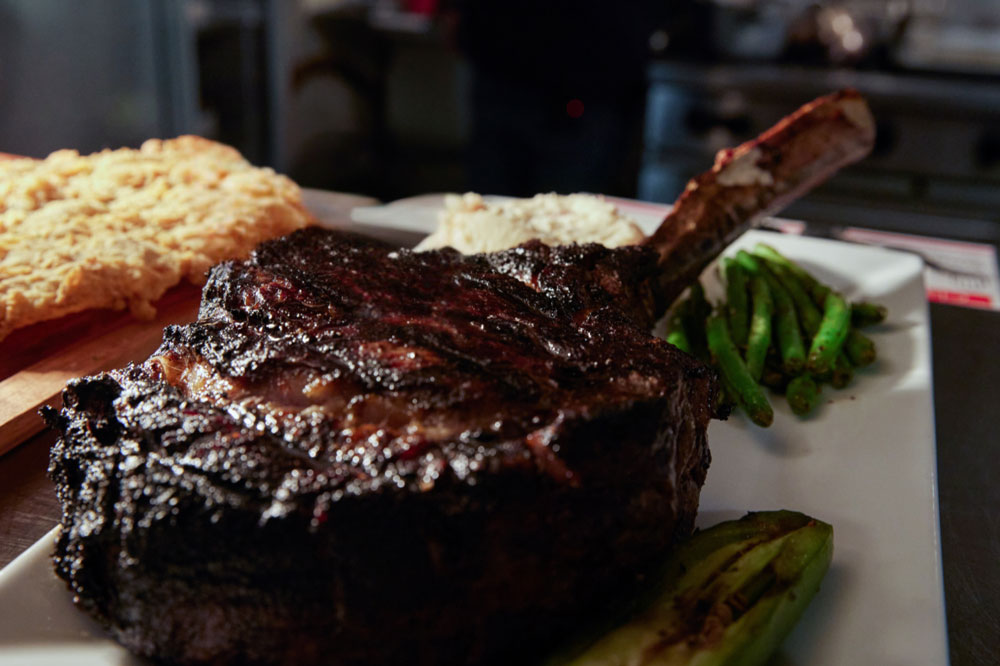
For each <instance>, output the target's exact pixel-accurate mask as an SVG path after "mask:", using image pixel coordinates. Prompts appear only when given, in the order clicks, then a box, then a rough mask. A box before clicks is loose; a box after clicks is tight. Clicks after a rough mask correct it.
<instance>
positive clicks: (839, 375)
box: [830, 349, 854, 389]
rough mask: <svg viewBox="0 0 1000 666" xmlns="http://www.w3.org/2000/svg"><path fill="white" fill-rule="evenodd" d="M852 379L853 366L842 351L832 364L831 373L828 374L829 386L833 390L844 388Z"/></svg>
mask: <svg viewBox="0 0 1000 666" xmlns="http://www.w3.org/2000/svg"><path fill="white" fill-rule="evenodd" d="M852 379H854V366H852V365H851V361H850V360H849V359H848V358H847V354H846V353H845V352H844V350H843V349H841V350H840V353H839V354H837V358H836V359H835V360H834V362H833V372H831V373H830V385H831V386H833V388H835V389H842V388H845V387H846V386H847V385H848V384H850V383H851V380H852Z"/></svg>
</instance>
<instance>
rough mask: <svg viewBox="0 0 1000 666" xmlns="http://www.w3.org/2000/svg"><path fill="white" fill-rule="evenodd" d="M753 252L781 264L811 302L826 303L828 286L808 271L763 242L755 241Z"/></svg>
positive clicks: (819, 304)
mask: <svg viewBox="0 0 1000 666" xmlns="http://www.w3.org/2000/svg"><path fill="white" fill-rule="evenodd" d="M753 253H754V254H755V255H756V256H758V257H760V258H762V259H766V260H767V261H770V262H771V263H774V264H777V265H779V266H782V267H783V268H784V269H785V270H786V271H788V272H789V273H791V274H792V275H793V276H795V278H796V279H798V281H799V283H801V285H802V287H803V288H804V290H805V292H806V293H807V294H809V296H811V297H812V300H813V302H814V303H816V304H817V305H818V306H819V307H823V304H824V303H826V295H827V294H829V293H830V288H829V287H828V286H826V285H825V284H823V283H822V282H820V281H819V280H817V279H816V278H815V277H813V275H812V274H811V273H810V272H809V271H807V270H806V269H804V268H802V267H801V266H799V265H798V264H797V263H795V262H794V261H792V260H791V259H789V258H788V257H786V256H785V255H783V254H781V253H780V252H778V250H776V249H775V248H773V247H771V246H770V245H767V244H765V243H757V245H755V246H754V248H753Z"/></svg>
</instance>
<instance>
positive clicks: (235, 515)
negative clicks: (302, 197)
mask: <svg viewBox="0 0 1000 666" xmlns="http://www.w3.org/2000/svg"><path fill="white" fill-rule="evenodd" d="M656 259H657V256H656V253H655V252H654V251H653V250H650V249H647V248H640V247H632V248H620V249H616V250H608V249H605V248H603V247H600V246H597V245H582V246H567V247H558V248H549V247H546V246H544V245H541V244H537V243H536V244H527V245H525V246H522V247H519V248H516V249H514V250H510V251H506V252H501V253H497V254H493V255H482V256H474V257H471V258H463V257H462V256H461V255H459V254H458V253H456V252H454V251H450V250H442V251H434V252H427V253H421V254H415V253H411V252H408V251H403V250H393V249H392V248H390V247H388V246H386V245H383V244H381V243H379V242H376V241H373V240H370V239H366V238H364V237H361V236H354V235H349V234H344V233H338V232H331V231H323V230H319V229H307V230H302V231H299V232H296V233H294V234H292V235H290V236H287V237H285V238H283V239H279V240H276V241H271V242H268V243H265V244H263V245H261V246H260V247H259V248H258V250H257V251H256V252H255V253H254V254H253V256H252V257H251V258H250V259H248V260H247V261H245V262H239V263H237V262H230V263H226V264H222V265H219V266H217V267H216V268H214V269H213V271H212V273H211V275H210V278H209V280H208V283H207V284H206V286H205V289H204V293H203V300H202V306H201V310H200V314H199V319H198V321H197V322H195V323H193V324H189V325H186V326H179V327H176V326H175V327H169V328H168V329H167V330H166V331H165V335H164V341H163V344H162V346H161V347H160V349H159V350H158V351H157V352H155V353H154V355H153V356H152V357H150V359H149V360H147V361H146V362H145V363H143V364H142V365H138V366H130V367H128V368H125V369H123V370H118V371H113V372H110V373H107V374H102V375H98V376H94V377H86V378H82V379H79V380H76V381H75V382H72V383H71V384H70V385H69V386H68V387H67V389H66V391H65V392H64V396H63V402H64V406H63V408H62V410H61V411H56V410H52V409H48V410H46V411H45V418H46V419H47V421H48V423H49V424H50V426H52V427H53V428H55V429H57V430H58V431H59V432H60V434H61V437H60V439H59V441H58V442H57V444H56V445H55V447H54V448H53V450H52V458H51V465H50V474H51V476H52V478H53V480H54V481H55V483H56V486H57V491H58V494H59V499H60V501H61V503H62V507H63V529H62V531H61V535H60V537H59V541H58V545H57V549H56V554H55V564H56V570H57V572H58V574H59V575H60V576H61V577H63V578H64V579H65V580H66V581H67V583H68V584H69V586H70V587H71V588H72V590H73V592H74V593H75V595H76V596H75V598H76V601H77V603H78V604H79V605H80V606H81V607H82V608H84V609H85V610H87V611H88V612H89V613H91V614H92V615H93V616H95V617H96V618H98V619H99V620H100V621H101V622H102V623H104V624H105V625H106V626H107V627H109V629H110V631H111V632H112V634H113V635H114V636H115V637H116V638H117V639H118V640H119V641H121V642H122V643H123V644H125V645H126V646H127V647H129V648H130V649H132V650H134V651H136V652H138V653H140V654H143V655H148V656H152V657H154V658H155V659H157V660H158V661H161V662H164V663H248V662H249V663H253V662H259V663H288V664H301V663H328V664H390V663H404V662H405V663H412V664H451V663H454V664H460V663H491V662H497V663H499V662H506V663H526V662H527V661H528V660H530V659H531V658H533V657H536V656H538V655H540V654H542V653H543V652H544V650H546V649H548V648H549V647H551V646H552V645H553V644H554V643H555V642H556V641H557V640H558V639H559V638H560V637H561V636H562V635H563V634H564V633H565V632H566V631H567V630H568V629H570V628H572V627H573V626H575V624H576V623H577V622H578V621H579V619H580V618H581V617H582V616H585V615H586V614H587V612H588V611H589V610H592V609H595V608H599V607H601V606H603V605H605V604H607V603H608V602H609V600H611V599H613V598H615V597H616V596H617V595H621V594H623V593H627V592H628V591H629V590H630V589H632V588H634V586H635V585H636V584H637V581H639V580H640V579H641V577H642V575H643V574H644V573H645V572H647V571H648V570H649V569H650V567H652V566H654V565H655V564H656V562H657V561H658V560H659V559H660V558H662V556H663V555H664V553H665V552H666V550H667V549H668V548H669V546H670V545H671V543H672V542H674V541H675V540H676V539H678V538H680V537H681V536H683V535H686V534H687V533H689V532H690V530H691V529H692V526H693V520H694V516H695V513H696V510H697V504H698V494H699V490H700V487H701V485H702V483H703V482H704V479H705V473H706V470H707V467H708V463H709V454H708V449H707V446H706V442H705V430H706V427H707V423H708V420H709V417H710V414H711V409H712V403H713V401H714V394H715V390H716V384H715V378H714V375H713V374H712V373H711V371H709V370H708V369H707V368H705V367H704V366H703V365H701V364H700V363H698V362H697V361H695V360H694V359H692V358H690V357H689V356H687V355H684V354H683V353H681V352H679V351H677V350H676V349H675V348H673V347H672V346H670V345H668V344H666V343H664V342H663V341H661V340H659V339H656V338H654V337H653V336H651V335H650V334H649V325H650V323H651V321H652V318H653V317H654V316H655V314H656V308H657V307H658V306H657V298H656V294H655V292H654V290H653V287H651V286H650V285H652V284H653V283H654V282H655V280H653V279H651V278H652V277H653V276H654V275H655V271H656ZM512 660H513V661H512Z"/></svg>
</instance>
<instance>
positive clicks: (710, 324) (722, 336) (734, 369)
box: [705, 314, 774, 428]
mask: <svg viewBox="0 0 1000 666" xmlns="http://www.w3.org/2000/svg"><path fill="white" fill-rule="evenodd" d="M705 333H706V336H707V338H708V348H709V350H710V351H711V353H712V356H713V358H715V361H716V364H717V365H718V368H719V370H720V371H721V372H722V375H723V377H724V378H725V381H726V382H728V384H729V388H730V389H731V390H732V391H733V393H734V394H735V397H736V400H737V401H738V402H739V404H740V406H741V407H742V408H743V411H745V412H746V414H747V416H749V417H750V420H751V421H753V422H754V423H756V424H757V425H759V426H762V427H765V428H766V427H767V426H769V425H771V423H772V422H773V421H774V411H773V410H772V409H771V404H770V403H769V402H768V401H767V397H766V396H765V395H764V392H763V391H762V390H761V388H760V386H759V385H758V384H757V382H756V381H755V380H754V378H753V377H751V376H750V373H749V371H748V370H747V367H746V365H745V364H744V363H743V359H742V358H740V354H739V352H738V351H737V349H736V345H734V344H733V341H732V338H730V337H729V328H728V326H727V325H726V320H725V318H724V317H722V316H721V315H718V314H713V315H712V316H710V317H709V318H708V321H707V323H706V325H705Z"/></svg>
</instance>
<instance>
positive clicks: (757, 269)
mask: <svg viewBox="0 0 1000 666" xmlns="http://www.w3.org/2000/svg"><path fill="white" fill-rule="evenodd" d="M737 261H738V262H740V265H741V266H743V267H744V269H746V270H747V271H748V272H750V274H751V275H760V276H761V277H763V278H764V280H765V281H766V282H767V286H768V289H770V290H771V296H772V298H773V299H774V310H775V318H774V327H775V329H776V331H777V338H778V349H779V351H780V352H781V358H782V362H783V366H784V367H783V369H784V372H785V373H787V374H789V375H796V374H798V373H800V372H802V367H803V366H804V365H805V362H806V351H805V344H804V343H803V342H802V334H801V332H800V330H799V329H800V327H799V318H798V316H797V314H796V311H795V304H794V302H793V301H792V297H791V295H790V294H789V293H788V290H787V289H785V287H784V286H783V285H782V284H781V282H779V281H778V278H777V277H776V276H775V275H774V273H773V272H772V271H771V269H770V268H769V267H768V266H767V264H765V263H764V262H763V261H758V260H757V259H756V258H755V257H753V256H752V255H750V254H749V253H748V252H745V251H743V250H741V251H740V252H739V253H738V254H737Z"/></svg>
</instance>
